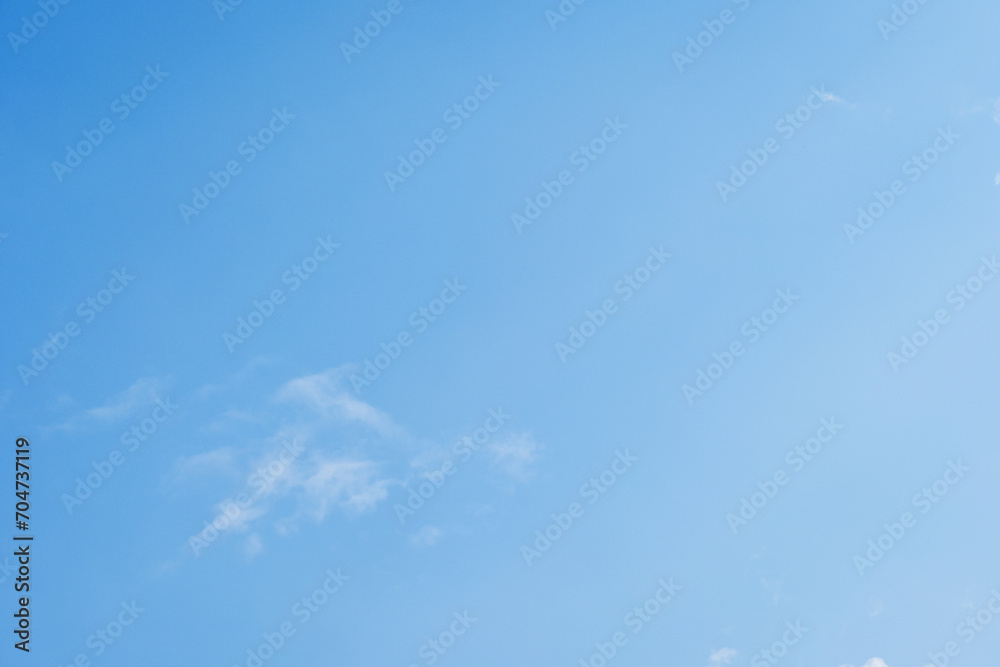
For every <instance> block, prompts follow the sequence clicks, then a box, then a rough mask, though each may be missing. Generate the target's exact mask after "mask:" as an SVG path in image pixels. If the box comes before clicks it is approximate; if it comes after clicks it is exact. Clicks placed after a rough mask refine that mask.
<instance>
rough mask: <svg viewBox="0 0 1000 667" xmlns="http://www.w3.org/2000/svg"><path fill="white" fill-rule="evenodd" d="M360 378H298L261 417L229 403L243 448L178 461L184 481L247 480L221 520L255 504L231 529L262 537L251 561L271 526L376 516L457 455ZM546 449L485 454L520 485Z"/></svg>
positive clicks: (517, 445) (509, 447)
mask: <svg viewBox="0 0 1000 667" xmlns="http://www.w3.org/2000/svg"><path fill="white" fill-rule="evenodd" d="M351 368H352V367H350V366H341V367H337V368H331V369H327V370H325V371H322V372H319V373H313V374H309V375H305V376H302V377H297V378H293V379H291V380H289V381H287V382H285V383H284V384H281V385H279V386H278V388H277V390H276V391H275V392H274V393H273V394H272V395H271V396H269V397H267V398H266V399H262V402H261V404H260V405H258V406H255V407H252V408H245V407H241V408H239V409H237V408H235V407H233V405H232V402H231V401H229V402H227V405H226V409H225V410H224V411H223V412H222V413H221V417H222V418H224V419H227V420H229V421H230V422H232V423H233V424H234V428H233V429H230V430H227V431H225V433H226V434H227V437H230V438H232V440H233V441H234V442H232V443H231V444H227V445H224V446H217V447H215V448H214V449H211V450H208V451H204V452H201V453H195V454H190V455H187V456H184V457H180V458H178V459H177V460H176V461H175V464H174V468H173V469H174V476H175V481H183V480H184V479H189V478H192V477H194V476H198V475H207V474H225V475H227V476H228V477H230V478H231V479H234V480H245V482H244V483H242V484H239V483H236V484H233V485H232V486H228V488H227V493H228V495H227V496H224V497H222V498H220V499H219V502H218V504H217V506H216V507H215V511H216V512H221V511H222V509H223V506H224V505H225V504H226V502H227V501H228V500H230V499H232V498H234V497H235V496H236V495H237V494H239V493H241V492H242V493H248V494H249V495H250V496H251V497H252V503H251V505H250V507H248V508H247V509H245V510H243V511H242V512H241V513H240V515H239V517H238V518H237V519H235V520H234V521H233V525H232V526H231V529H232V530H234V531H236V532H242V533H247V532H252V533H253V534H254V535H256V537H254V538H253V540H252V541H249V542H247V541H246V540H245V544H244V548H245V550H249V551H250V552H252V553H251V554H250V555H249V556H248V557H252V555H254V554H256V553H258V552H259V551H260V550H261V549H262V548H263V542H264V541H266V539H267V538H266V532H265V531H263V530H262V527H263V526H264V525H266V524H265V523H264V522H267V521H269V522H270V525H271V526H272V527H273V529H274V530H275V531H276V532H277V533H278V534H292V533H295V532H297V531H298V530H299V528H300V526H302V525H303V524H304V523H321V522H323V521H325V520H326V519H328V518H329V517H330V516H331V514H334V513H341V514H344V515H347V516H349V517H350V516H357V515H360V514H364V513H368V512H372V511H374V510H375V509H376V508H378V507H379V506H380V505H381V504H382V503H383V502H385V501H386V500H387V499H388V497H389V493H390V490H391V489H392V488H393V487H394V486H403V483H404V480H406V479H409V478H412V477H414V476H416V475H419V470H420V469H421V466H420V465H417V463H416V462H417V461H420V460H424V459H425V458H426V459H427V461H432V460H433V457H427V454H428V452H432V453H434V454H435V455H437V454H440V453H441V452H444V451H448V450H447V449H446V448H445V446H444V444H443V443H432V442H424V441H419V440H416V439H414V438H413V437H411V436H410V435H409V434H408V433H407V431H406V429H404V428H403V427H401V426H400V425H398V424H397V423H396V422H395V421H394V420H393V418H392V417H391V416H390V415H388V414H386V413H385V412H383V411H381V410H379V409H377V408H376V407H375V406H373V405H371V404H369V403H367V402H366V401H364V400H362V399H360V398H358V397H357V396H356V395H355V394H354V393H353V392H352V391H350V389H349V385H348V382H347V378H348V377H349V374H350V371H351ZM217 419H218V418H217ZM236 426H238V428H237V427H236ZM261 431H263V433H261ZM288 443H294V449H295V451H296V452H297V453H296V455H295V456H294V460H291V461H287V462H286V464H283V465H282V466H277V465H276V461H278V460H279V457H280V455H281V452H282V451H284V450H286V448H287V447H288ZM539 449H540V447H539V445H538V443H536V442H535V440H534V439H533V437H532V436H531V434H530V433H521V434H516V433H514V434H508V435H506V436H504V437H497V438H496V439H495V440H493V441H491V442H490V443H489V444H487V445H485V446H484V447H483V451H484V452H485V453H486V456H487V457H488V458H489V460H490V462H491V464H492V465H493V467H495V468H497V469H499V470H502V471H503V472H504V473H505V474H507V475H510V476H511V477H514V478H517V479H519V480H524V479H527V478H528V477H530V475H531V474H532V472H533V465H534V463H535V462H536V460H537V458H538V451H539ZM286 459H287V456H286ZM272 465H273V466H274V467H275V469H276V470H278V469H280V474H274V475H268V477H269V480H268V483H267V485H266V487H265V488H263V489H253V484H251V480H252V479H253V475H254V474H255V473H256V474H259V471H261V470H264V469H266V468H267V467H268V466H272ZM227 532H228V531H227ZM442 535H443V533H442V531H441V529H439V528H436V527H425V528H424V529H423V530H422V531H420V532H419V533H417V534H416V535H414V536H413V537H412V538H411V544H413V545H414V546H425V547H429V546H433V545H434V544H435V543H436V542H437V541H438V540H439V539H440V538H441V536H442ZM258 540H259V541H260V543H259V544H258Z"/></svg>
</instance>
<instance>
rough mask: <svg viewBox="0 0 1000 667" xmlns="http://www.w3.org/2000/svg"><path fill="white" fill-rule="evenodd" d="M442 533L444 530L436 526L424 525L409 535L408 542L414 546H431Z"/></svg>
mask: <svg viewBox="0 0 1000 667" xmlns="http://www.w3.org/2000/svg"><path fill="white" fill-rule="evenodd" d="M443 535H444V531H442V530H441V529H440V528H438V527H437V526H424V527H423V528H421V529H420V530H418V531H417V532H416V533H414V534H413V535H411V536H410V544H412V545H413V546H415V547H432V546H434V545H435V544H437V541H438V540H440V539H441V537H442V536H443Z"/></svg>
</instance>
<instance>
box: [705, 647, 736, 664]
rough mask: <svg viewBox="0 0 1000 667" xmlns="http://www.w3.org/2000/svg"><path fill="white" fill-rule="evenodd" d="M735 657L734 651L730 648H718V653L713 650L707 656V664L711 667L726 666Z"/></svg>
mask: <svg viewBox="0 0 1000 667" xmlns="http://www.w3.org/2000/svg"><path fill="white" fill-rule="evenodd" d="M735 657H736V649H732V648H720V649H719V650H718V651H715V650H713V651H712V653H711V654H710V655H709V656H708V664H709V665H711V666H712V667H716V666H717V665H728V664H730V663H731V662H732V661H733V658H735Z"/></svg>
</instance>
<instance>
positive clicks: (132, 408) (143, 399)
mask: <svg viewBox="0 0 1000 667" xmlns="http://www.w3.org/2000/svg"><path fill="white" fill-rule="evenodd" d="M166 388H167V382H166V381H165V380H162V379H159V378H151V377H149V378H139V379H138V380H136V381H135V382H133V383H132V384H131V385H130V386H129V387H128V388H126V389H124V390H122V391H120V392H118V393H117V394H115V395H114V396H112V397H111V398H109V399H107V400H105V401H104V403H103V404H102V405H98V406H95V407H92V408H86V409H83V410H79V411H77V412H76V413H75V414H73V415H72V416H71V417H70V418H69V419H67V420H66V421H64V422H62V423H61V424H56V425H55V426H51V427H48V428H49V429H51V430H53V431H76V430H79V429H84V428H88V427H92V426H93V425H95V424H98V425H101V424H103V425H108V424H115V423H118V422H121V421H123V420H125V419H128V418H130V417H134V416H136V415H138V414H139V413H141V412H144V411H148V410H150V409H152V407H154V406H153V403H154V401H156V399H158V398H159V397H160V396H161V395H163V393H164V392H165V390H166ZM60 404H61V405H62V406H63V407H70V406H72V405H75V401H73V399H71V398H70V397H68V396H61V397H60Z"/></svg>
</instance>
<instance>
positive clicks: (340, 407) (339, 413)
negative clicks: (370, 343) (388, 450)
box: [276, 366, 404, 437]
mask: <svg viewBox="0 0 1000 667" xmlns="http://www.w3.org/2000/svg"><path fill="white" fill-rule="evenodd" d="M349 370H350V367H348V366H341V367H338V368H331V369H329V370H326V371H324V372H322V373H317V374H315V375H307V376H305V377H301V378H296V379H295V380H292V381H290V382H288V383H286V384H285V385H284V386H283V387H282V388H281V389H280V390H279V391H278V393H277V396H276V399H277V400H278V401H283V402H292V403H299V404H301V405H304V406H306V407H307V408H309V409H311V410H312V411H313V412H315V413H316V414H317V415H320V416H323V417H328V418H333V419H340V420H343V421H346V422H351V423H356V422H359V423H362V424H365V425H367V426H369V427H371V428H373V429H375V430H376V431H377V432H378V433H380V434H381V435H383V436H386V437H393V436H397V437H398V436H402V435H404V431H403V429H401V428H400V427H399V426H397V425H396V424H395V423H394V422H393V420H392V418H391V417H389V416H388V415H387V414H385V413H383V412H381V411H380V410H378V409H377V408H375V407H373V406H372V405H369V404H368V403H366V402H365V401H362V400H360V399H359V398H357V397H356V396H354V394H352V393H351V392H350V391H348V390H347V389H346V387H345V386H344V383H343V381H344V379H345V377H346V376H347V373H348V372H349Z"/></svg>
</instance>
